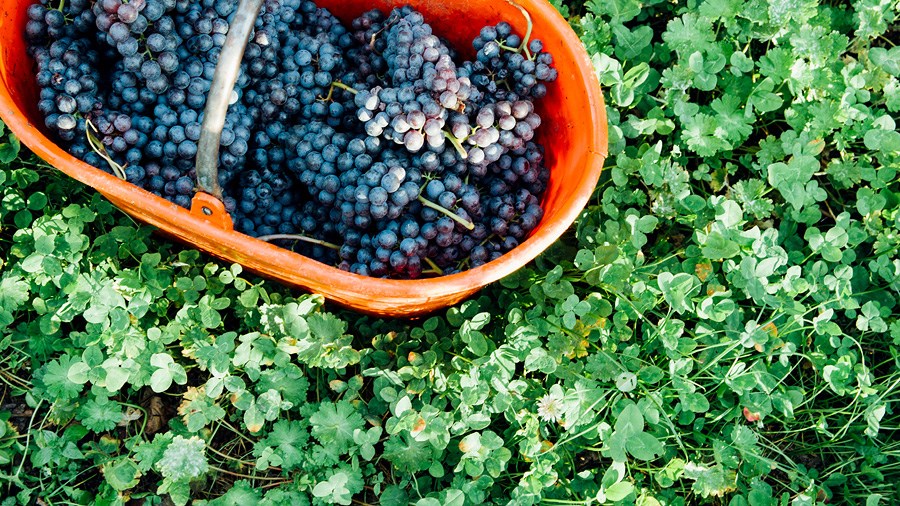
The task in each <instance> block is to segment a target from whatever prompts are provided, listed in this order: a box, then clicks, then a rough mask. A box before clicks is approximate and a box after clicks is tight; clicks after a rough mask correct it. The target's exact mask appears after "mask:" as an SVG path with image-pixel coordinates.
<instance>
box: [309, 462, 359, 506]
mask: <svg viewBox="0 0 900 506" xmlns="http://www.w3.org/2000/svg"><path fill="white" fill-rule="evenodd" d="M363 486H364V483H363V480H362V477H361V476H360V473H359V471H350V470H348V469H342V470H338V471H334V472H332V473H330V474H329V476H328V479H327V480H325V481H320V482H319V483H317V484H316V486H315V487H313V490H312V493H313V496H315V497H318V498H320V499H323V500H325V501H327V502H329V503H331V504H341V505H349V504H351V502H352V500H353V494H356V493H358V492H360V491H362V489H363Z"/></svg>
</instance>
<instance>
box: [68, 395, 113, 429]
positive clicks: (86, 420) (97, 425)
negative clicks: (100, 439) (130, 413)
mask: <svg viewBox="0 0 900 506" xmlns="http://www.w3.org/2000/svg"><path fill="white" fill-rule="evenodd" d="M78 414H79V418H80V419H81V422H82V423H83V424H84V426H85V427H87V428H88V429H91V430H92V431H94V432H106V431H111V430H113V429H115V428H116V425H117V424H118V423H119V422H120V421H121V420H122V406H121V405H120V404H119V403H118V402H116V401H113V400H110V399H108V398H106V397H97V398H94V399H90V400H88V401H87V402H85V403H84V405H83V406H82V407H81V408H80V409H79V410H78Z"/></svg>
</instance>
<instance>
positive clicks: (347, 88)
mask: <svg viewBox="0 0 900 506" xmlns="http://www.w3.org/2000/svg"><path fill="white" fill-rule="evenodd" d="M335 88H340V89H342V90H344V91H346V92H348V93H352V94H354V95H356V94H357V93H359V91H357V90H355V89H353V88H351V87H350V86H347V85H346V84H344V83H342V82H340V81H334V82H333V83H331V87H330V88H328V96H327V97H325V98H323V99H322V100H323V101H325V102H328V101H329V100H331V96H332V95H333V94H334V89H335Z"/></svg>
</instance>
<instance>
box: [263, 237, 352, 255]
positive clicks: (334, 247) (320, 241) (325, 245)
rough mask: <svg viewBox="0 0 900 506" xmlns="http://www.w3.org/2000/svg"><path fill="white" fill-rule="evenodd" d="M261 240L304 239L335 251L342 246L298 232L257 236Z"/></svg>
mask: <svg viewBox="0 0 900 506" xmlns="http://www.w3.org/2000/svg"><path fill="white" fill-rule="evenodd" d="M257 239H259V240H260V241H265V242H269V241H277V240H279V239H284V240H287V241H303V242H308V243H312V244H318V245H319V246H324V247H326V248H329V249H333V250H335V251H340V249H341V247H340V246H338V245H337V244H334V243H330V242H325V241H322V240H319V239H313V238H312V237H307V236H305V235H296V234H271V235H261V236H259V237H257Z"/></svg>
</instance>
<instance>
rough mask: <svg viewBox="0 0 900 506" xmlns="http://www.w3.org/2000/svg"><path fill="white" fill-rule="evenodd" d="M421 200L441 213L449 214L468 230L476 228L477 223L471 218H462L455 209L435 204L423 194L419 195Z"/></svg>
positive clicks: (426, 205)
mask: <svg viewBox="0 0 900 506" xmlns="http://www.w3.org/2000/svg"><path fill="white" fill-rule="evenodd" d="M419 202H421V203H422V204H423V205H424V206H425V207H430V208H431V209H434V210H435V211H437V212H439V213H443V214H445V215H447V216H448V217H450V218H452V219H453V221H455V222H457V223H459V224H460V225H462V226H464V227H466V229H467V230H472V229H474V228H475V224H474V223H472V222H471V221H469V220H467V219H465V218H462V217H461V216H459V215H458V214H456V213H454V212H453V211H450V210H449V209H447V208H446V207H443V206H441V205H438V204H435V203H434V202H432V201H430V200H428V199H426V198H425V197H423V196H421V195H419Z"/></svg>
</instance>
